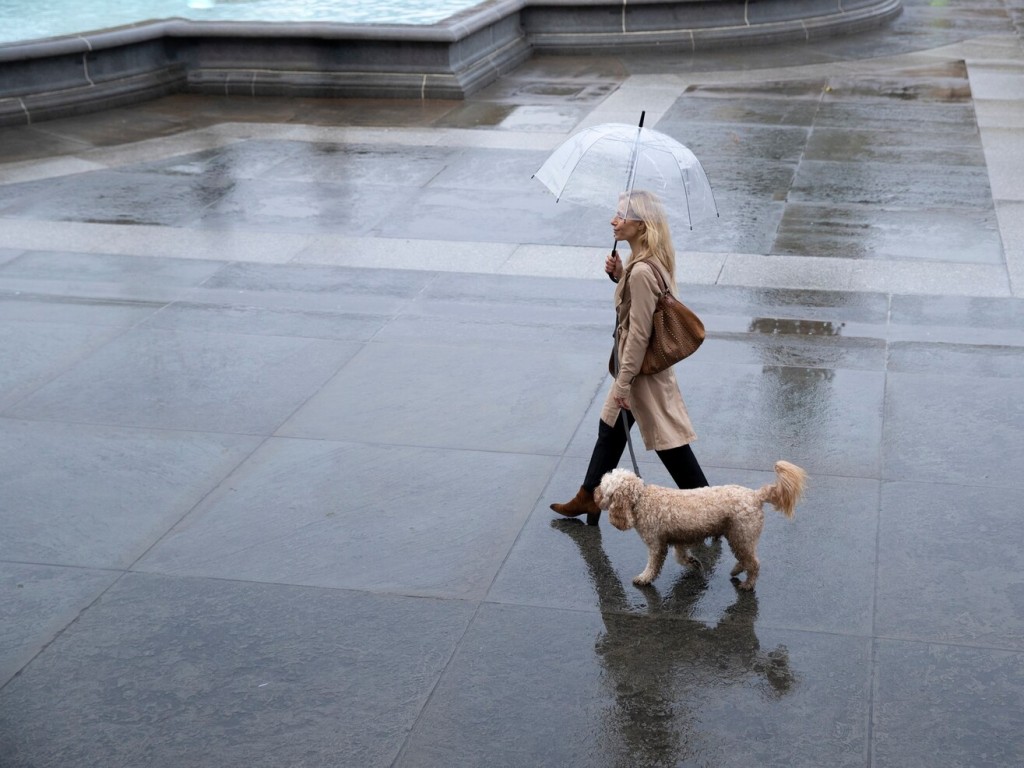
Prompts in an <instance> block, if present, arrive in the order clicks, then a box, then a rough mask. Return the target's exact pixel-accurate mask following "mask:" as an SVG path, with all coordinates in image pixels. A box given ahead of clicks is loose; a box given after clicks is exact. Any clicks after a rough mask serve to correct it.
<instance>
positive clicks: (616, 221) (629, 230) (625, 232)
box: [611, 213, 642, 242]
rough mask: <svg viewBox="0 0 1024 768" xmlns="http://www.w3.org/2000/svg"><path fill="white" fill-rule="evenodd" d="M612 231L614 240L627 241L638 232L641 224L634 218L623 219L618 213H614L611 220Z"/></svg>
mask: <svg viewBox="0 0 1024 768" xmlns="http://www.w3.org/2000/svg"><path fill="white" fill-rule="evenodd" d="M611 224H612V232H614V233H615V239H616V240H625V241H627V242H629V241H630V240H633V239H634V238H636V237H637V236H638V235H639V234H640V227H641V226H642V225H641V223H640V222H639V221H636V220H635V219H624V218H622V216H621V215H620V214H619V213H616V214H615V217H614V218H613V219H612V221H611Z"/></svg>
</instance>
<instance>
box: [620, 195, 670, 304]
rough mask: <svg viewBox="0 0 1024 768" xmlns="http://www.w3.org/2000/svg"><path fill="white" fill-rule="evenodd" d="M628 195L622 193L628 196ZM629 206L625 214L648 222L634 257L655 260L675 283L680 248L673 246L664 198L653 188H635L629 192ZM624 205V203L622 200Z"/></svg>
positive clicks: (639, 259) (629, 217) (645, 224)
mask: <svg viewBox="0 0 1024 768" xmlns="http://www.w3.org/2000/svg"><path fill="white" fill-rule="evenodd" d="M626 197H627V196H626V195H625V194H624V195H623V196H622V198H623V199H625V198H626ZM628 197H629V206H628V208H627V210H626V213H625V216H624V218H627V219H633V220H635V221H639V222H641V223H643V224H644V229H643V231H642V232H641V233H640V245H641V246H642V247H641V250H640V252H639V253H634V254H633V256H632V260H633V261H648V260H653V261H655V262H657V263H658V264H660V265H661V267H662V268H663V269H664V270H665V271H666V272H667V273H668V276H669V279H670V280H671V282H672V283H673V284H674V283H675V280H676V251H675V248H673V247H672V234H671V232H669V228H668V220H667V219H666V218H665V209H664V208H663V207H662V205H661V200H659V199H658V196H657V195H655V194H654V193H653V192H648V191H646V190H643V189H634V190H633V191H632V192H631V193H630V194H629V195H628ZM620 205H621V203H620Z"/></svg>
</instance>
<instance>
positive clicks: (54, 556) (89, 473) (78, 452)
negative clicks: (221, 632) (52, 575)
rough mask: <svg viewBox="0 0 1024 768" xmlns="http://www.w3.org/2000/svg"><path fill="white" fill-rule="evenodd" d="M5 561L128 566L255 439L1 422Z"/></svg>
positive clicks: (0, 544)
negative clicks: (6, 513) (6, 512)
mask: <svg viewBox="0 0 1024 768" xmlns="http://www.w3.org/2000/svg"><path fill="white" fill-rule="evenodd" d="M2 426H3V430H2V432H0V452H2V455H3V465H4V467H5V470H4V477H3V481H2V485H0V488H2V490H3V499H4V506H5V509H6V510H8V514H9V515H10V516H9V517H8V518H7V519H5V521H4V536H3V539H2V540H0V558H2V559H3V560H4V561H11V562H20V563H39V564H54V565H76V566H83V567H92V568H127V567H128V566H130V565H131V564H132V563H133V562H134V561H135V560H136V559H137V558H138V557H140V556H141V555H142V554H143V553H144V552H146V550H148V549H149V548H150V547H151V546H152V545H153V544H154V543H155V542H156V541H157V540H158V539H159V538H160V537H161V536H162V535H163V534H164V533H166V532H167V530H168V528H169V527H170V526H171V525H173V524H174V523H176V522H177V521H178V520H180V519H181V518H182V517H183V516H184V515H185V514H186V513H187V512H188V511H189V510H190V509H191V508H192V507H193V506H194V505H195V504H196V503H197V502H198V501H199V500H200V499H202V498H203V497H204V496H205V495H206V494H207V493H209V492H210V490H212V489H213V488H215V487H216V486H217V485H219V484H220V482H221V481H222V480H223V479H224V477H225V476H226V475H227V474H228V473H229V472H230V471H231V470H232V469H234V468H235V466H236V465H238V464H239V462H241V461H242V460H243V459H245V457H246V456H248V455H249V454H250V453H251V452H252V451H253V450H254V449H255V448H256V446H257V445H258V444H259V440H258V439H257V438H251V437H234V436H231V435H225V434H201V433H195V432H174V431H147V430H132V429H121V428H112V427H97V426H90V425H72V424H60V423H56V424H54V423H49V422H47V421H14V420H10V419H3V420H2Z"/></svg>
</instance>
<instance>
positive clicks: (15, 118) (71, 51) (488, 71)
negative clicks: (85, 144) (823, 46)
mask: <svg viewBox="0 0 1024 768" xmlns="http://www.w3.org/2000/svg"><path fill="white" fill-rule="evenodd" d="M900 9H901V4H900V0H670V1H669V0H628V1H627V0H619V1H618V2H603V1H602V0H597V2H594V1H593V0H490V2H485V3H483V4H481V5H478V6H476V7H474V8H471V9H469V10H467V11H464V12H463V13H460V14H457V15H456V16H453V17H452V18H450V19H447V20H446V21H444V22H442V23H440V24H435V25H431V26H422V27H418V26H399V25H395V26H362V25H342V24H286V23H273V24H270V23H257V22H235V23H232V22H190V21H182V20H171V21H160V22H152V23H144V24H137V25H131V26H128V27H121V28H118V29H113V30H105V31H102V32H97V33H95V34H86V35H75V36H70V37H62V38H55V39H51V40H43V41H38V42H31V43H24V44H14V45H5V46H0V125H9V124H16V123H22V124H23V123H30V122H36V121H39V120H46V119H52V118H56V117H63V116H68V115H74V114H82V113H85V112H89V111H96V110H100V109H106V108H109V107H113V106H118V105H123V104H126V103H132V102H135V101H140V100H143V99H148V98H153V97H156V96H160V95H164V94H168V93H173V92H179V91H191V92H197V93H219V94H245V95H252V96H259V95H296V96H299V95H301V96H335V97H338V96H374V97H395V98H463V97H465V96H467V95H469V94H471V93H473V92H474V91H476V90H478V89H479V88H482V87H483V86H485V85H487V84H488V83H490V82H493V81H494V80H495V79H497V78H498V77H499V76H501V75H502V74H504V73H506V72H509V71H511V70H512V69H514V68H515V67H517V66H519V65H520V64H522V63H523V62H524V61H526V60H527V59H528V58H529V57H530V55H531V53H532V52H533V51H535V50H537V51H547V52H556V53H581V52H592V51H600V50H609V51H615V50H628V49H638V48H641V49H642V48H652V47H662V48H667V49H684V50H697V49H700V48H710V47H723V46H730V45H739V44H744V45H749V44H762V43H772V42H779V41H785V40H809V39H812V38H815V37H822V36H826V35H838V34H844V33H849V32H856V31H860V30H863V29H866V28H869V27H875V26H879V25H881V24H884V23H885V22H886V21H888V20H889V19H891V18H893V17H894V16H896V15H897V14H898V13H899V12H900Z"/></svg>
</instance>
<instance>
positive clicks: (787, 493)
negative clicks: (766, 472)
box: [758, 461, 807, 517]
mask: <svg viewBox="0 0 1024 768" xmlns="http://www.w3.org/2000/svg"><path fill="white" fill-rule="evenodd" d="M775 478H776V479H775V482H774V483H772V484H770V485H766V486H763V487H762V488H761V489H760V491H758V496H759V498H760V499H761V503H762V504H764V503H765V502H766V501H767V502H770V503H771V505H772V506H773V507H775V508H776V509H777V510H779V512H781V513H782V514H784V515H785V516H786V517H792V516H793V508H794V507H795V506H796V503H797V502H798V501H799V500H800V497H801V496H802V495H803V493H804V486H805V485H806V484H807V473H806V472H804V471H803V470H802V469H800V467H798V466H797V465H796V464H790V463H789V462H788V461H777V462H775Z"/></svg>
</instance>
